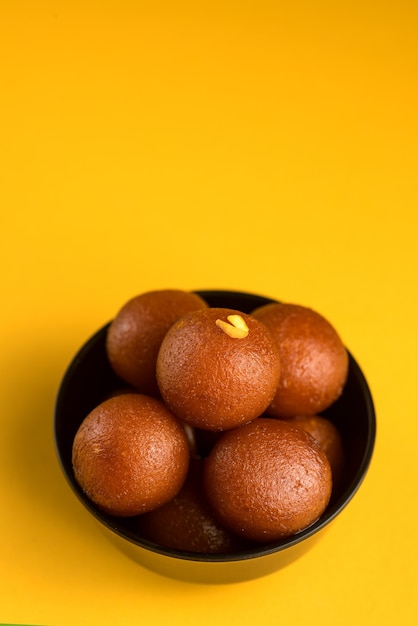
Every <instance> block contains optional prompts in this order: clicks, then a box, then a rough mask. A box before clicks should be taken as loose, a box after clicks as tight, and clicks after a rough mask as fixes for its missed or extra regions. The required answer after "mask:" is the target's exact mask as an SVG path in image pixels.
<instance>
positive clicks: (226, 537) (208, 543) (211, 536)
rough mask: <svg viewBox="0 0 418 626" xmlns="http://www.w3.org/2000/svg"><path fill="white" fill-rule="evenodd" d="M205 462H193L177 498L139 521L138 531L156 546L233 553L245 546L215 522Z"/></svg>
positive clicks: (141, 517) (137, 519) (189, 550)
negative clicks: (206, 492) (204, 477)
mask: <svg viewBox="0 0 418 626" xmlns="http://www.w3.org/2000/svg"><path fill="white" fill-rule="evenodd" d="M202 475H203V461H199V460H193V461H192V462H191V464H190V468H189V473H188V476H187V479H186V482H185V484H184V485H183V487H182V489H181V490H180V492H179V493H178V494H177V496H176V497H175V498H173V499H172V500H170V502H167V504H164V505H163V506H161V507H159V508H158V509H155V510H154V511H151V512H149V513H145V514H144V515H140V516H139V517H138V518H136V525H137V526H136V529H135V530H136V531H138V532H139V533H140V535H141V536H142V537H144V538H145V539H148V540H149V541H153V542H154V543H156V544H158V545H160V546H165V547H168V548H174V549H175V550H185V551H188V552H204V553H212V554H215V553H216V554H219V553H231V552H236V551H237V550H239V549H241V548H242V547H243V546H244V545H245V542H244V541H243V540H242V539H241V538H239V537H237V536H236V535H234V534H232V533H230V532H229V531H228V530H226V529H225V528H223V527H222V526H221V525H220V524H219V523H218V522H217V520H216V519H215V518H214V516H213V514H212V511H211V509H210V507H209V505H208V503H207V502H206V498H205V496H204V493H203V487H202Z"/></svg>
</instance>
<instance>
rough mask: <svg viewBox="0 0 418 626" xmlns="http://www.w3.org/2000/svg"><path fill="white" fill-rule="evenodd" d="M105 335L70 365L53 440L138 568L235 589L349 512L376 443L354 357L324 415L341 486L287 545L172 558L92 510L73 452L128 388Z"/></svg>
mask: <svg viewBox="0 0 418 626" xmlns="http://www.w3.org/2000/svg"><path fill="white" fill-rule="evenodd" d="M197 293H199V295H201V296H202V297H203V298H204V299H205V300H206V302H207V303H208V304H209V306H212V307H226V308H231V309H236V310H238V311H242V312H244V313H251V312H252V311H253V310H254V309H255V308H257V307H259V306H261V305H263V304H268V303H270V302H273V300H271V299H269V298H265V297H263V296H258V295H255V294H250V293H243V292H231V291H199V292H197ZM108 326H109V324H107V325H106V326H104V327H103V328H101V329H100V330H99V331H98V332H97V333H96V334H95V335H94V336H93V337H91V338H90V339H89V340H88V341H87V343H86V344H85V345H84V346H83V347H82V348H81V349H80V351H79V352H78V353H77V355H76V356H75V357H74V359H73V361H72V362H71V363H70V365H69V367H68V369H67V371H66V373H65V375H64V378H63V380H62V383H61V385H60V388H59V391H58V396H57V400H56V406H55V416H54V437H55V447H56V452H57V456H58V459H59V462H60V465H61V468H62V471H63V473H64V475H65V477H66V479H67V481H68V483H69V485H70V486H71V488H72V489H73V490H74V492H75V494H76V495H77V496H78V498H79V499H80V501H81V502H82V504H83V505H84V506H85V507H86V508H87V509H88V511H90V513H91V514H92V515H93V516H94V517H95V518H96V520H97V521H98V522H99V524H100V526H101V528H102V529H103V530H104V531H105V532H106V533H107V535H108V537H109V538H110V539H111V540H112V541H113V542H116V544H117V546H118V547H119V548H120V549H121V550H122V551H123V552H125V553H126V554H128V555H129V556H130V557H131V558H133V559H134V560H136V561H137V562H138V563H140V564H141V565H143V566H144V567H147V568H149V569H151V570H153V571H155V572H158V573H160V574H163V575H165V576H168V577H170V578H175V579H179V580H186V581H190V582H198V583H215V584H220V583H233V582H239V581H244V580H250V579H253V578H257V577H260V576H264V575H267V574H269V573H271V572H274V571H276V570H278V569H280V568H281V567H283V566H285V565H287V564H288V563H290V562H292V561H294V560H295V559H297V558H299V557H300V556H301V555H302V554H303V553H305V552H306V551H307V550H308V549H309V548H310V547H311V546H312V545H313V544H314V543H315V541H316V540H317V539H318V538H319V537H320V536H321V534H322V532H323V531H324V530H325V529H326V527H327V526H328V525H329V524H330V522H331V521H332V520H334V519H335V518H336V517H337V516H338V515H339V514H340V513H341V511H342V510H343V509H344V508H345V507H346V506H347V504H348V503H349V502H350V500H351V499H352V497H353V496H354V495H355V493H356V492H357V490H358V488H359V487H360V485H361V483H362V481H363V479H364V477H365V475H366V473H367V470H368V467H369V464H370V461H371V458H372V454H373V448H374V443H375V436H376V418H375V411H374V405H373V400H372V397H371V393H370V390H369V387H368V385H367V382H366V379H365V377H364V375H363V373H362V371H361V369H360V367H359V366H358V364H357V363H356V361H355V360H354V358H353V356H352V355H351V354H350V353H348V355H349V372H348V379H347V383H346V385H345V388H344V391H343V394H342V395H341V397H340V398H339V399H338V400H337V401H336V402H335V403H334V404H333V405H332V406H331V407H330V408H329V409H328V410H327V411H325V412H323V413H322V415H323V416H324V417H328V418H329V419H331V420H332V421H333V422H334V423H335V424H336V426H337V427H338V429H339V431H340V433H341V436H342V439H343V443H344V447H345V453H346V461H347V462H346V468H345V475H344V480H343V483H342V485H341V486H340V488H339V491H338V493H336V494H334V495H333V497H332V499H331V502H330V504H329V505H328V507H327V509H326V511H325V512H324V514H323V515H322V516H321V517H320V519H319V520H318V521H317V522H315V523H314V524H312V525H311V526H309V528H306V529H305V530H303V531H301V532H299V533H298V534H296V535H294V536H292V537H288V538H287V539H284V540H281V541H278V542H274V543H269V544H260V545H257V546H255V547H251V548H249V549H246V550H243V551H241V552H235V553H233V554H202V553H196V552H187V551H181V550H174V549H171V548H167V547H164V546H161V545H157V544H154V543H152V542H150V541H147V540H146V539H144V538H142V537H141V536H138V534H137V533H136V532H134V531H132V530H131V529H130V527H129V526H130V524H129V519H126V518H118V517H112V516H111V515H107V514H105V513H103V512H102V511H100V509H98V508H97V507H96V506H95V504H94V503H93V502H91V501H90V500H89V499H88V498H87V497H86V495H85V494H84V492H83V491H82V489H81V488H80V486H79V485H78V483H77V481H76V480H75V477H74V472H73V468H72V460H71V457H72V444H73V440H74V437H75V434H76V432H77V430H78V428H79V426H80V424H81V422H82V421H83V419H84V418H85V417H86V416H87V414H88V413H89V412H90V411H91V410H92V409H93V408H94V407H95V406H97V405H98V404H99V403H100V402H101V401H102V400H103V399H105V398H106V397H108V396H109V395H110V394H111V393H112V392H113V391H115V390H117V389H120V388H121V387H124V386H125V385H126V383H124V382H123V381H121V380H120V379H119V378H118V377H117V376H116V375H115V374H114V372H113V371H112V369H111V367H110V364H109V362H108V359H107V355H106V347H105V341H106V333H107V329H108Z"/></svg>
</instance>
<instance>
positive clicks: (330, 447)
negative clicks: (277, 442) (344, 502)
mask: <svg viewBox="0 0 418 626" xmlns="http://www.w3.org/2000/svg"><path fill="white" fill-rule="evenodd" d="M287 421H288V422H289V424H293V425H294V426H298V427H299V428H303V429H304V430H306V431H307V432H308V433H309V434H310V435H312V437H313V438H314V439H315V440H316V441H317V442H318V443H319V445H320V447H321V448H322V450H323V451H324V452H325V454H326V455H327V458H328V461H329V464H330V466H331V471H332V483H333V489H334V491H336V490H338V489H339V487H340V485H341V483H342V480H343V476H344V469H345V450H344V444H343V439H342V437H341V434H340V431H339V430H338V428H337V426H336V425H335V424H334V423H333V422H331V420H329V419H328V418H326V417H323V416H322V415H298V416H296V417H291V418H288V420H287Z"/></svg>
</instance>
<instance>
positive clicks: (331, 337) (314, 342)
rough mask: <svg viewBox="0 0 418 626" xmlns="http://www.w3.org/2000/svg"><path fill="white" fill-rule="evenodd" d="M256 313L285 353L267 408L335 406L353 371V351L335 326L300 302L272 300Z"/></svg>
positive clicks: (292, 411)
mask: <svg viewBox="0 0 418 626" xmlns="http://www.w3.org/2000/svg"><path fill="white" fill-rule="evenodd" d="M252 315H253V316H254V317H255V318H256V319H258V320H260V321H262V322H263V323H264V324H265V325H266V326H267V327H268V328H269V329H270V331H271V333H272V335H273V337H274V338H275V340H276V343H277V346H278V348H279V354H280V364H281V377H280V382H279V386H278V388H277V391H276V394H275V396H274V399H273V401H272V403H271V405H270V407H269V408H268V410H267V412H268V413H269V414H270V415H273V416H274V417H293V416H295V415H315V414H317V413H321V412H322V411H324V410H325V409H326V408H327V407H329V406H330V405H331V404H333V402H335V400H337V398H338V397H339V396H340V395H341V393H342V390H343V388H344V385H345V382H346V379H347V374H348V354H347V351H346V349H345V347H344V345H343V343H342V341H341V339H340V337H339V335H338V334H337V332H336V330H335V329H334V328H333V326H332V325H331V324H330V323H329V322H328V321H327V320H326V319H325V318H324V317H322V315H320V314H319V313H317V312H316V311H313V310H312V309H309V308H307V307H304V306H300V305H296V304H279V303H271V304H267V305H264V306H262V307H259V308H258V309H256V310H255V311H253V313H252Z"/></svg>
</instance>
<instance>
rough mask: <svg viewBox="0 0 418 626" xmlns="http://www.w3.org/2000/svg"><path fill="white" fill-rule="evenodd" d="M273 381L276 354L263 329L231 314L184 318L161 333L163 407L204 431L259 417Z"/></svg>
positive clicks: (211, 311)
mask: <svg viewBox="0 0 418 626" xmlns="http://www.w3.org/2000/svg"><path fill="white" fill-rule="evenodd" d="M279 376H280V359H279V351H278V348H277V346H276V344H275V342H274V340H273V338H272V337H271V335H270V332H269V331H268V329H267V328H266V326H265V325H264V324H263V323H262V322H260V321H258V320H256V319H255V318H253V317H251V316H249V315H247V314H245V313H241V312H239V311H236V310H233V309H225V308H217V307H213V308H207V309H200V310H199V311H194V312H193V313H189V314H187V315H185V316H184V317H182V318H181V319H180V320H179V321H178V322H176V323H175V324H174V325H173V326H172V327H171V328H170V330H169V331H168V332H167V334H166V336H165V337H164V339H163V341H162V344H161V347H160V351H159V353H158V358H157V381H158V385H159V389H160V392H161V396H162V398H163V400H164V402H165V403H166V404H167V406H168V407H169V408H170V410H171V411H172V412H173V413H174V414H175V415H177V417H179V418H180V419H181V420H183V421H185V422H186V423H188V424H191V425H192V426H195V427H196V428H202V429H207V430H227V429H230V428H234V427H236V426H239V425H242V424H245V423H247V422H249V421H251V420H253V419H255V418H256V417H259V416H260V415H261V414H262V413H263V411H264V410H265V409H266V408H267V406H268V405H269V404H270V403H271V401H272V400H273V398H274V395H275V393H276V389H277V385H278V382H279Z"/></svg>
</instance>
